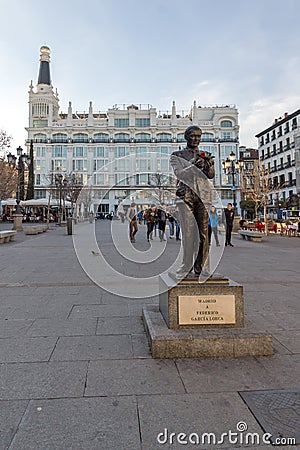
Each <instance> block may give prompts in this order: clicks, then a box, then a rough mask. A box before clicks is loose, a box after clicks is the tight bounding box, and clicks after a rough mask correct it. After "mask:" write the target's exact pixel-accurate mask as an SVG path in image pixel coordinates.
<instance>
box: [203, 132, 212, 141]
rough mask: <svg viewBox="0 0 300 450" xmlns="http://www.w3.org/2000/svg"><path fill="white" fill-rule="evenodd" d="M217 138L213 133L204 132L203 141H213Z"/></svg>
mask: <svg viewBox="0 0 300 450" xmlns="http://www.w3.org/2000/svg"><path fill="white" fill-rule="evenodd" d="M214 140H215V136H214V135H213V133H202V135H201V142H213V141H214Z"/></svg>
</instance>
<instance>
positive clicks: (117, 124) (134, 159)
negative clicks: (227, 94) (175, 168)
mask: <svg viewBox="0 0 300 450" xmlns="http://www.w3.org/2000/svg"><path fill="white" fill-rule="evenodd" d="M193 124H194V125H198V126H200V127H201V129H202V131H203V135H202V143H201V149H202V150H205V151H208V152H210V153H212V154H213V155H215V168H216V176H215V179H214V184H215V186H216V189H217V190H218V191H219V193H220V196H221V198H222V199H223V201H224V205H226V204H227V202H228V201H230V200H232V191H231V186H230V185H229V184H228V180H227V179H226V177H225V175H224V174H223V173H222V170H221V167H222V165H221V162H222V160H224V159H225V158H227V156H228V155H229V154H230V152H231V151H233V152H234V153H235V154H236V155H237V158H238V148H239V143H238V132H239V125H238V111H237V109H236V107H235V106H234V105H233V106H232V105H223V106H213V107H201V106H197V104H196V102H194V104H193V106H192V107H191V109H190V111H189V112H186V113H185V112H179V111H177V110H176V106H175V102H173V105H172V108H171V110H170V111H169V112H168V111H167V112H160V111H157V110H156V108H154V107H152V106H151V105H133V104H132V105H115V106H113V107H112V108H110V109H108V110H107V111H105V112H96V111H94V110H93V105H92V102H90V103H89V108H88V111H87V112H81V113H79V112H77V111H74V110H73V108H72V104H71V102H70V103H69V107H68V111H67V112H66V113H61V112H60V110H59V98H58V93H57V91H54V90H53V86H52V83H51V78H50V49H49V48H48V47H46V46H42V47H41V49H40V70H39V77H38V83H37V85H36V88H35V89H34V87H33V85H32V83H31V85H30V90H29V126H28V128H27V131H28V140H27V145H28V147H29V145H30V142H31V141H32V142H33V145H34V161H35V197H36V198H45V197H47V195H48V193H47V185H48V184H49V181H48V180H49V174H51V173H52V174H57V173H62V174H63V173H67V174H69V173H76V174H77V176H78V177H80V179H81V180H82V182H83V183H87V182H90V183H91V185H92V190H93V195H92V205H91V208H92V209H93V210H94V211H95V212H96V211H103V212H108V211H111V210H115V209H116V207H117V205H118V203H119V201H120V199H124V198H126V197H127V198H128V199H132V198H136V197H135V195H136V193H137V192H138V193H139V194H140V195H139V196H138V198H139V199H140V200H139V201H140V203H142V204H147V196H148V193H151V192H153V187H151V186H150V184H151V182H150V177H151V176H152V175H151V174H155V173H163V174H165V175H173V173H172V170H171V168H170V165H169V157H170V154H171V153H172V152H173V151H175V150H178V149H179V147H180V146H181V147H182V146H185V140H184V131H185V129H186V128H187V127H188V126H190V125H193ZM103 197H104V198H103ZM100 199H102V200H101V202H100Z"/></svg>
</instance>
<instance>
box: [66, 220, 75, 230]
mask: <svg viewBox="0 0 300 450" xmlns="http://www.w3.org/2000/svg"><path fill="white" fill-rule="evenodd" d="M73 227H74V220H73V218H72V217H68V218H67V231H68V234H73Z"/></svg>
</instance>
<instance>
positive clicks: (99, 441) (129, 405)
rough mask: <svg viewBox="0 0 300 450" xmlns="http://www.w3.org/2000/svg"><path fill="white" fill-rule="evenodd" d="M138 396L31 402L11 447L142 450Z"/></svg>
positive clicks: (30, 448)
mask: <svg viewBox="0 0 300 450" xmlns="http://www.w3.org/2000/svg"><path fill="white" fill-rule="evenodd" d="M140 448H141V446H140V435H139V423H138V417H137V406H136V401H135V399H134V398H130V397H122V398H121V397H118V398H82V399H57V400H40V401H33V402H31V403H30V405H29V408H28V411H27V413H26V416H25V417H24V420H23V421H22V423H21V425H20V428H19V430H18V432H17V434H16V437H15V439H14V440H13V443H12V445H11V447H10V450H20V449H22V450H33V449H34V450H40V449H41V450H42V449H43V450H46V449H47V450H48V449H49V450H50V449H51V450H62V449H64V450H66V449H72V450H102V449H103V450H125V449H126V450H140Z"/></svg>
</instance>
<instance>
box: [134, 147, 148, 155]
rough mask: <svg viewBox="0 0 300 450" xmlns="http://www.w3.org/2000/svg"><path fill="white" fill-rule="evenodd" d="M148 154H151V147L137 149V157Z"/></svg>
mask: <svg viewBox="0 0 300 450" xmlns="http://www.w3.org/2000/svg"><path fill="white" fill-rule="evenodd" d="M148 152H150V148H149V147H136V148H135V154H136V156H139V155H145V154H146V153H148Z"/></svg>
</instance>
